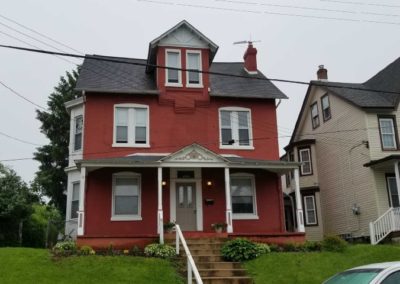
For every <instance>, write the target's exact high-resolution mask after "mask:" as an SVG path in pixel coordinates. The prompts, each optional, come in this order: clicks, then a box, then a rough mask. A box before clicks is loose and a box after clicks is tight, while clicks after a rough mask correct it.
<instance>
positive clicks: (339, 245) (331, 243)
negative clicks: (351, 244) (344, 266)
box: [322, 236, 348, 252]
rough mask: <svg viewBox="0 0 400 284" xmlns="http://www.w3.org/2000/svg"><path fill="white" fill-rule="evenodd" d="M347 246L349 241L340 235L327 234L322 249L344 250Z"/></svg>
mask: <svg viewBox="0 0 400 284" xmlns="http://www.w3.org/2000/svg"><path fill="white" fill-rule="evenodd" d="M347 246H348V244H347V242H346V241H345V240H343V239H342V238H340V237H338V236H326V237H324V240H323V241H322V249H323V250H325V251H332V252H344V251H345V250H346V249H347Z"/></svg>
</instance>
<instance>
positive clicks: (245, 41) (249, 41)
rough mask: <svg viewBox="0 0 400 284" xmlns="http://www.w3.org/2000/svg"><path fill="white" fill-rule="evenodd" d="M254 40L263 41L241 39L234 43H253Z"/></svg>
mask: <svg viewBox="0 0 400 284" xmlns="http://www.w3.org/2000/svg"><path fill="white" fill-rule="evenodd" d="M254 42H261V40H241V41H235V42H234V43H233V44H244V43H247V44H253V43H254Z"/></svg>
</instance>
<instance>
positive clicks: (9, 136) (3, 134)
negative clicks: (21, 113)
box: [0, 131, 43, 146]
mask: <svg viewBox="0 0 400 284" xmlns="http://www.w3.org/2000/svg"><path fill="white" fill-rule="evenodd" d="M0 135H2V136H4V137H7V138H10V139H12V140H15V141H18V142H21V143H25V144H29V145H33V146H43V145H40V144H37V143H32V142H29V141H26V140H23V139H20V138H17V137H15V136H11V135H8V134H6V133H4V132H1V131H0Z"/></svg>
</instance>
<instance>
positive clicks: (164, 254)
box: [144, 244, 176, 258]
mask: <svg viewBox="0 0 400 284" xmlns="http://www.w3.org/2000/svg"><path fill="white" fill-rule="evenodd" d="M144 255H145V256H149V257H158V258H173V257H175V256H176V252H175V249H174V248H173V247H171V246H170V245H166V244H150V245H148V246H146V247H145V249H144Z"/></svg>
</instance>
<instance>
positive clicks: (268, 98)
mask: <svg viewBox="0 0 400 284" xmlns="http://www.w3.org/2000/svg"><path fill="white" fill-rule="evenodd" d="M217 50H218V46H217V45H216V44H215V43H213V42H212V41H211V40H210V39H208V38H207V37H206V36H204V35H203V34H202V33H200V32H199V31H198V30H196V29H195V28H194V27H193V26H191V25H190V24H189V23H188V22H186V21H182V22H180V23H179V24H177V25H176V26H175V27H173V28H171V29H170V30H168V31H167V32H165V33H164V34H162V35H161V36H159V37H158V38H156V39H155V40H153V41H152V42H150V44H149V52H148V57H147V59H133V58H118V57H103V56H96V55H93V56H87V58H86V59H85V61H84V63H83V65H82V68H81V72H80V76H79V79H78V82H77V85H76V90H77V91H79V92H82V97H81V98H79V99H76V100H74V101H71V102H68V103H66V107H67V109H68V110H69V112H70V113H71V136H70V159H69V160H70V164H69V167H68V168H67V170H66V171H67V173H68V196H67V212H66V224H67V225H66V232H67V233H69V232H76V234H77V239H78V243H80V244H88V245H92V246H108V245H109V244H110V243H113V244H114V245H120V246H122V245H124V246H125V247H129V245H133V244H144V243H147V242H150V241H154V238H157V237H160V241H162V239H163V223H165V222H167V221H173V222H176V223H178V224H179V225H180V226H181V228H182V229H183V231H184V232H186V234H188V232H195V234H197V235H198V234H200V235H201V234H205V235H207V234H210V233H212V232H213V231H212V227H211V225H212V224H213V223H217V222H225V223H226V224H227V234H228V235H229V236H242V235H246V236H250V237H251V236H257V238H264V239H265V240H272V241H277V242H278V241H279V242H283V241H289V240H290V241H302V240H304V233H302V228H301V227H300V229H299V231H300V233H287V232H286V231H285V225H284V212H283V203H282V199H281V196H282V189H281V185H280V176H281V174H284V173H286V172H288V171H291V170H293V169H296V168H297V170H295V172H298V163H289V162H285V161H280V160H279V153H278V141H277V124H276V105H275V100H276V99H284V98H286V96H285V95H284V94H283V93H282V92H281V91H280V90H279V89H278V88H277V87H275V86H274V85H273V84H272V83H271V82H270V81H269V80H267V79H266V77H265V76H264V75H263V74H262V73H261V72H260V71H258V70H257V61H256V54H257V50H256V49H255V48H254V47H253V46H252V44H251V43H250V44H249V46H248V48H247V50H246V53H245V55H244V63H243V62H231V63H217V62H213V59H214V56H215V54H216V52H217ZM156 65H158V66H159V67H158V68H157V66H156ZM160 66H161V67H160ZM162 66H167V67H173V68H177V69H165V68H162ZM180 68H182V69H191V70H199V71H201V72H195V71H186V70H180ZM208 72H217V73H229V74H232V76H220V75H216V74H210V73H208ZM253 78H259V79H258V80H255V79H253ZM260 79H261V80H260ZM299 202H300V200H299ZM299 212H301V206H300V207H299ZM299 216H301V214H299ZM299 222H302V220H299Z"/></svg>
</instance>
